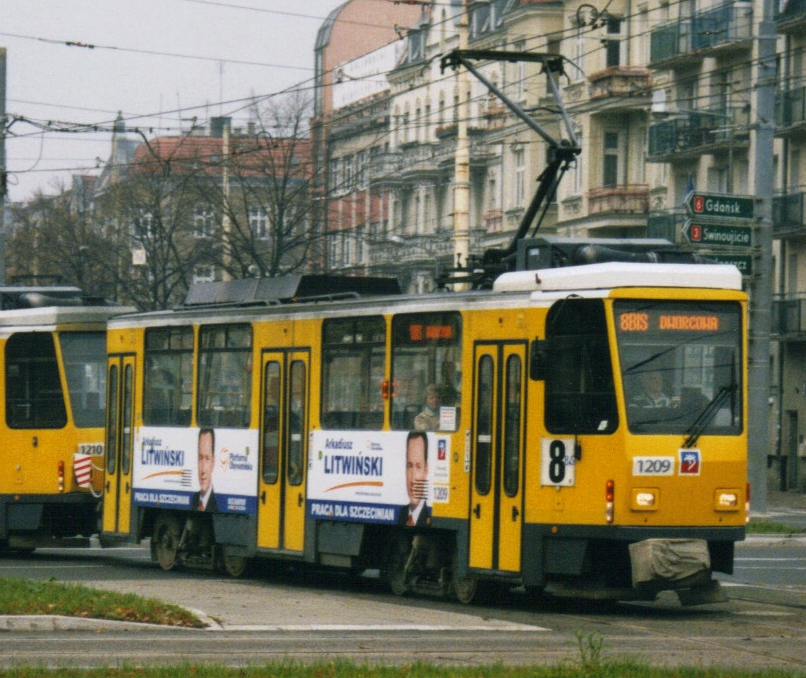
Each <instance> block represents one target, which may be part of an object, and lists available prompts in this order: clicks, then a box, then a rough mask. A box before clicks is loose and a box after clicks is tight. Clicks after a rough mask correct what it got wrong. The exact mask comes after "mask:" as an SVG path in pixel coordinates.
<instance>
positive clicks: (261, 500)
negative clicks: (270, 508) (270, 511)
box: [260, 490, 266, 504]
mask: <svg viewBox="0 0 806 678" xmlns="http://www.w3.org/2000/svg"><path fill="white" fill-rule="evenodd" d="M260 503H261V504H265V503H266V490H263V492H261V493H260Z"/></svg>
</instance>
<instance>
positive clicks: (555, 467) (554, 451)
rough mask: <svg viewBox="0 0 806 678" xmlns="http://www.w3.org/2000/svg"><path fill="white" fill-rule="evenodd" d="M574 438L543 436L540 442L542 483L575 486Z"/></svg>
mask: <svg viewBox="0 0 806 678" xmlns="http://www.w3.org/2000/svg"><path fill="white" fill-rule="evenodd" d="M574 462H575V459H574V439H573V438H543V439H542V441H541V443H540V484H541V485H559V486H563V487H573V485H574Z"/></svg>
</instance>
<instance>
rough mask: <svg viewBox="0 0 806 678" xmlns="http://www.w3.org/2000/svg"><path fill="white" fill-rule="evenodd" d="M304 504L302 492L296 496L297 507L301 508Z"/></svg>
mask: <svg viewBox="0 0 806 678" xmlns="http://www.w3.org/2000/svg"><path fill="white" fill-rule="evenodd" d="M304 503H305V498H304V497H303V496H302V492H300V493H299V494H298V495H297V506H302V505H303V504H304Z"/></svg>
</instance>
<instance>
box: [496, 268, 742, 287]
mask: <svg viewBox="0 0 806 678" xmlns="http://www.w3.org/2000/svg"><path fill="white" fill-rule="evenodd" d="M616 287H706V288H714V289H730V290H741V289H742V274H741V273H740V272H739V269H738V268H736V266H734V265H733V264H652V263H640V264H638V263H623V262H615V261H613V262H606V263H601V264H585V265H581V266H566V267H562V268H546V269H541V270H536V271H516V272H512V273H503V274H502V275H500V276H499V277H498V278H497V279H496V280H495V283H493V289H494V290H495V291H496V292H528V291H533V292H557V291H564V290H568V291H570V290H595V289H610V288H616Z"/></svg>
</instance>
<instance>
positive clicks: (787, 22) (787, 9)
mask: <svg viewBox="0 0 806 678" xmlns="http://www.w3.org/2000/svg"><path fill="white" fill-rule="evenodd" d="M779 4H780V5H784V7H783V9H780V10H779V11H778V13H777V16H776V17H775V23H776V27H777V29H778V32H779V33H797V32H800V31H801V30H802V29H803V27H804V26H806V0H786V2H782V3H776V8H777V7H778V6H779Z"/></svg>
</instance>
